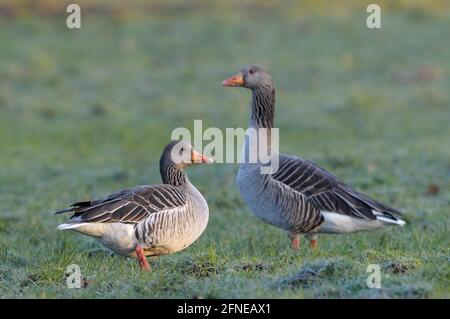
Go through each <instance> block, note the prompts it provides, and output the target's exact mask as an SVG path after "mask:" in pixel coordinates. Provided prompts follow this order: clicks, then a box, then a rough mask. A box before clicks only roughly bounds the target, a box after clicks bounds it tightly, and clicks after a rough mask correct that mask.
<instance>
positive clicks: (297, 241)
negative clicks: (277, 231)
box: [289, 233, 300, 250]
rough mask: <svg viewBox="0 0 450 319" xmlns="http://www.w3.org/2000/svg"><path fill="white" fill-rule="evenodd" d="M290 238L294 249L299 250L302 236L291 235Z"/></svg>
mask: <svg viewBox="0 0 450 319" xmlns="http://www.w3.org/2000/svg"><path fill="white" fill-rule="evenodd" d="M289 238H290V239H291V247H292V249H293V250H298V249H299V248H300V234H293V233H289Z"/></svg>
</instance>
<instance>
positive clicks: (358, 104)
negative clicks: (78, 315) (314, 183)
mask: <svg viewBox="0 0 450 319" xmlns="http://www.w3.org/2000/svg"><path fill="white" fill-rule="evenodd" d="M364 9H365V8H361V10H360V11H359V12H353V13H352V14H351V15H350V16H347V15H344V16H340V15H335V16H334V15H331V14H332V12H331V13H330V15H329V16H327V15H325V16H308V15H307V14H302V15H299V16H295V15H292V14H291V15H286V16H280V14H274V15H273V16H272V15H270V14H267V13H264V12H262V13H260V12H256V13H253V14H246V13H247V11H245V10H242V11H236V12H234V14H230V13H228V14H226V15H224V16H220V15H219V14H217V12H210V13H208V14H207V13H205V12H203V13H195V12H189V13H186V14H184V13H183V12H178V13H176V14H167V15H164V16H159V17H156V16H155V15H153V16H151V17H150V18H145V19H133V20H131V19H130V20H120V19H114V20H111V19H108V18H106V17H103V18H101V17H97V16H94V15H88V16H86V18H85V19H84V20H83V27H82V29H81V30H79V31H70V30H68V29H66V28H65V26H64V19H63V18H61V19H59V18H48V19H44V18H34V19H28V20H26V19H22V18H21V19H17V20H15V19H6V20H2V21H1V22H0V152H1V153H0V167H1V169H0V297H26V298H29V297H31V298H61V297H63V298H85V297H87V298H97V297H98V298H115V297H125V298H135V297H144V298H166V297H175V298H194V297H203V298H220V297H225V298H234V297H244V298H246V297H269V298H271V297H274V298H320V297H329V298H353V297H355V298H406V297H410V298H431V297H437V298H449V297H450V289H449V287H450V282H449V280H450V266H449V265H450V250H449V247H450V245H449V244H450V240H449V238H450V236H449V230H448V228H449V216H450V193H449V191H448V190H449V189H450V125H449V118H450V117H449V115H450V93H449V90H448V88H449V87H450V79H449V74H450V51H449V50H448V43H447V42H446V41H445V40H444V39H445V37H446V36H447V35H448V30H449V28H450V19H449V17H448V16H446V15H442V16H441V15H437V16H433V17H429V16H427V15H425V16H423V15H417V14H414V13H409V14H407V13H405V14H403V13H401V12H399V11H394V12H386V13H384V15H383V29H381V30H373V31H369V30H368V29H367V28H365V26H364V21H365V10H364ZM247 63H260V64H264V65H266V66H267V67H268V68H269V69H270V70H271V71H272V73H273V76H274V79H275V81H276V85H277V89H278V90H277V110H276V125H277V126H278V127H280V129H281V137H280V143H281V150H282V151H283V152H285V153H290V154H296V155H300V156H302V157H304V158H308V159H311V160H314V161H316V162H317V163H319V164H320V165H321V166H323V167H325V168H327V169H330V170H332V171H333V172H334V173H335V174H336V175H337V176H339V177H340V178H341V179H343V180H344V181H346V182H347V183H349V184H351V185H353V186H354V187H356V188H357V189H358V190H361V191H364V192H366V193H368V194H370V195H372V196H373V197H375V198H377V199H379V200H381V201H383V202H386V203H388V204H390V205H392V206H395V207H398V208H399V209H401V210H402V211H404V212H405V218H406V219H407V221H408V224H407V225H406V226H405V227H403V228H389V229H385V230H380V231H375V232H366V233H357V234H351V235H346V236H331V235H322V236H320V239H319V242H320V249H319V250H317V251H311V250H310V249H309V248H308V247H307V244H306V241H303V243H302V244H303V246H302V247H301V250H300V251H298V252H293V251H291V250H290V249H289V240H288V237H287V236H286V234H285V233H284V232H283V231H281V230H278V229H276V228H273V227H271V226H268V225H266V224H264V223H263V222H261V221H259V220H258V219H256V217H253V216H252V214H251V212H250V211H249V209H248V208H247V207H246V206H245V205H244V203H243V202H242V200H241V199H240V197H239V194H238V192H237V189H236V187H235V173H236V170H237V165H232V164H217V165H209V166H199V167H195V168H192V169H189V171H188V174H189V177H190V179H191V181H192V182H193V183H194V184H195V185H196V186H198V188H199V190H200V191H201V192H202V193H203V194H204V196H205V197H206V199H207V201H208V203H209V206H210V222H209V225H208V228H207V229H206V231H205V233H204V234H203V235H202V237H201V238H200V240H198V241H197V242H196V243H194V244H193V245H192V246H190V247H189V248H188V249H186V250H184V251H182V252H180V253H177V254H174V255H170V256H163V257H160V258H155V259H152V260H151V265H152V267H153V271H152V272H151V273H148V274H147V273H140V271H139V268H138V265H137V262H136V260H132V259H127V258H122V257H118V256H109V255H108V254H103V253H89V251H90V250H94V249H97V248H100V247H101V246H100V245H99V244H98V243H96V242H95V241H94V240H92V239H90V238H86V237H83V236H81V235H77V234H74V233H69V232H58V231H57V230H56V226H57V225H58V224H59V223H61V222H62V221H64V220H65V218H67V216H54V215H52V212H53V211H55V210H57V209H59V208H63V207H66V206H67V205H68V204H70V203H72V202H75V201H78V200H87V199H91V198H96V197H101V196H104V195H107V194H109V193H110V192H113V191H116V190H118V189H121V188H124V187H128V186H134V185H139V184H152V183H158V182H159V181H160V177H159V171H158V160H159V156H160V152H161V150H162V147H163V146H164V145H165V144H166V143H167V142H168V140H169V138H170V133H171V130H172V129H173V128H176V127H180V126H185V127H188V128H192V126H193V120H194V119H203V121H204V127H206V126H214V127H220V128H226V127H245V125H246V124H247V121H248V112H249V110H248V103H249V100H250V93H249V92H247V91H244V90H240V89H225V88H222V87H221V85H220V82H221V80H223V79H224V78H226V77H228V76H229V75H231V74H234V73H235V72H236V71H238V70H239V69H240V68H241V67H242V66H243V65H245V64H247ZM430 185H431V186H432V185H436V186H437V187H438V188H439V191H438V192H437V193H436V194H434V195H433V194H428V195H427V189H428V188H429V187H430ZM72 263H75V264H78V265H79V266H80V268H81V271H82V274H83V276H84V277H85V278H86V287H85V288H82V289H68V288H66V285H65V280H64V271H65V269H66V267H67V265H69V264H72ZM372 263H376V264H379V265H380V266H381V270H382V282H381V284H382V289H368V288H367V286H366V278H367V276H368V273H366V268H367V266H368V265H369V264H372Z"/></svg>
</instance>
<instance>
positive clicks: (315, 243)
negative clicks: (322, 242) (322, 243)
mask: <svg viewBox="0 0 450 319" xmlns="http://www.w3.org/2000/svg"><path fill="white" fill-rule="evenodd" d="M309 245H310V246H311V248H317V247H318V246H319V241H318V240H317V239H311V240H310V241H309Z"/></svg>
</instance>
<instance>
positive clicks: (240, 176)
mask: <svg viewBox="0 0 450 319" xmlns="http://www.w3.org/2000/svg"><path fill="white" fill-rule="evenodd" d="M222 85H223V86H227V87H244V88H247V89H250V90H251V91H252V102H251V115H250V123H249V129H248V130H247V133H246V138H245V140H244V144H243V148H242V152H241V156H242V154H244V155H245V154H247V156H248V154H252V153H255V152H258V147H259V148H266V151H270V152H272V153H268V154H272V156H277V161H278V165H277V168H278V169H275V170H273V171H271V172H269V173H265V174H262V170H261V167H262V166H263V165H264V163H263V161H262V159H261V158H260V156H259V155H257V156H256V157H255V158H256V160H255V161H249V160H248V157H246V158H247V160H245V158H244V159H241V161H240V166H239V169H238V173H237V179H236V181H237V186H238V189H239V193H240V195H241V197H242V198H243V200H244V202H245V203H246V204H247V205H248V206H249V207H250V209H251V211H252V212H253V213H254V214H255V215H256V216H257V217H259V218H260V219H262V220H263V221H265V222H267V223H269V224H271V225H273V226H275V227H278V228H281V229H284V230H286V231H288V234H289V237H290V239H291V247H292V248H293V249H298V248H299V245H300V235H302V234H304V235H305V237H306V238H307V239H309V241H310V245H311V247H316V246H317V245H318V234H320V233H329V234H344V233H351V232H356V231H362V230H372V229H378V228H382V227H385V226H390V225H400V226H403V225H404V224H405V221H403V220H401V219H400V218H399V217H398V216H400V215H401V214H400V212H399V211H398V210H397V209H394V208H391V207H388V206H387V205H384V204H382V203H380V202H378V201H375V200H373V199H372V198H370V197H369V196H367V195H364V194H362V193H360V192H358V191H356V190H354V189H353V188H352V187H350V186H349V185H347V184H345V183H343V182H341V181H340V180H339V179H338V178H337V177H336V176H335V175H333V174H332V173H330V172H328V171H326V170H325V169H323V168H322V167H320V166H319V165H317V164H315V163H314V162H312V161H309V160H306V159H303V158H301V157H297V156H290V155H283V154H279V153H278V152H277V150H276V147H275V146H274V145H273V144H274V143H271V138H270V136H271V135H270V134H271V130H272V128H273V123H274V111H275V87H274V83H273V80H272V77H271V75H270V73H269V72H268V71H267V70H266V69H265V68H264V67H263V66H259V65H248V66H246V67H244V68H243V69H242V70H241V71H240V72H238V73H237V74H236V75H234V76H232V77H230V78H228V79H226V80H224V81H223V82H222ZM251 129H253V130H254V131H255V130H256V131H257V132H259V131H261V130H262V129H263V130H265V133H264V134H267V135H268V138H266V139H265V141H266V142H265V144H264V142H263V143H259V144H258V143H257V142H256V139H255V138H251V137H252V136H255V135H251V134H249V131H250V130H251ZM260 144H261V145H260ZM258 154H259V153H258ZM271 159H272V160H274V158H273V157H272V158H271Z"/></svg>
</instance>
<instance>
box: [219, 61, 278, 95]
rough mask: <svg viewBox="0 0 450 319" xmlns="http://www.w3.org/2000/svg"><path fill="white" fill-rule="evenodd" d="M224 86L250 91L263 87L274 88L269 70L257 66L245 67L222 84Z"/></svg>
mask: <svg viewBox="0 0 450 319" xmlns="http://www.w3.org/2000/svg"><path fill="white" fill-rule="evenodd" d="M222 85H223V86H230V87H236V86H241V87H245V88H247V89H250V90H255V89H259V88H262V87H266V88H267V87H273V81H272V76H271V75H270V73H269V72H267V70H266V69H265V68H264V67H263V66H261V65H257V64H250V65H247V66H245V67H244V68H243V69H242V70H241V71H239V72H238V73H237V74H235V75H233V76H232V77H230V78H228V79H226V80H224V81H223V82H222Z"/></svg>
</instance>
